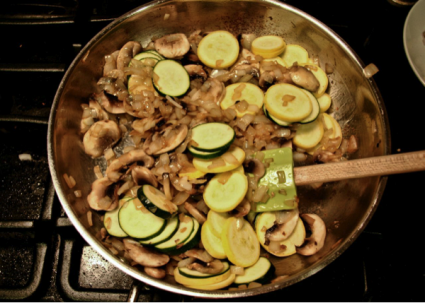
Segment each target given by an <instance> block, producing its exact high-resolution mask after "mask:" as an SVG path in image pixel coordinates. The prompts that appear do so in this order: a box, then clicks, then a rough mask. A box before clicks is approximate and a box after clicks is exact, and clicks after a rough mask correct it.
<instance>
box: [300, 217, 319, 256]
mask: <svg viewBox="0 0 425 303" xmlns="http://www.w3.org/2000/svg"><path fill="white" fill-rule="evenodd" d="M301 217H302V218H303V219H304V221H305V222H306V223H307V224H308V225H309V227H310V230H311V235H310V237H308V238H306V239H305V242H304V244H303V245H302V246H301V247H299V248H297V253H299V254H300V255H303V256H311V255H314V254H315V253H316V252H318V251H319V250H321V249H322V247H323V245H324V244H325V238H326V225H325V222H323V220H322V219H321V218H320V217H319V216H318V215H315V214H303V215H301Z"/></svg>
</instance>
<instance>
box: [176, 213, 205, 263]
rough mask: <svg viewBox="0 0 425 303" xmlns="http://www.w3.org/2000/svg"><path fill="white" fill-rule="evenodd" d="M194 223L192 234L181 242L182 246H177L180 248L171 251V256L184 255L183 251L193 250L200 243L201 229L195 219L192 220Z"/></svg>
mask: <svg viewBox="0 0 425 303" xmlns="http://www.w3.org/2000/svg"><path fill="white" fill-rule="evenodd" d="M193 220H194V221H195V222H194V223H195V226H194V227H193V231H192V234H191V235H190V236H189V238H188V239H187V240H186V241H184V242H183V245H181V246H180V245H178V246H180V247H178V248H177V247H176V248H175V249H173V250H172V251H171V252H170V254H171V255H180V254H182V253H184V252H185V251H187V250H189V249H192V248H194V247H195V246H196V245H198V243H199V241H201V228H200V225H199V223H198V221H196V220H195V219H193Z"/></svg>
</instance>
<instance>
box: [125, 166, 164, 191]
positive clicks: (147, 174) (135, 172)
mask: <svg viewBox="0 0 425 303" xmlns="http://www.w3.org/2000/svg"><path fill="white" fill-rule="evenodd" d="M131 177H132V178H133V181H134V182H135V183H136V184H137V185H142V184H150V185H152V186H153V187H158V181H157V180H156V177H155V175H154V174H153V173H152V171H151V170H150V169H149V168H146V167H144V166H135V167H134V168H133V169H132V170H131Z"/></svg>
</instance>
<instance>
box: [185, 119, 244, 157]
mask: <svg viewBox="0 0 425 303" xmlns="http://www.w3.org/2000/svg"><path fill="white" fill-rule="evenodd" d="M207 124H223V125H225V126H226V127H229V128H230V129H232V130H233V137H232V138H231V139H230V141H228V142H226V143H225V144H223V145H222V146H219V147H216V148H205V147H200V146H194V145H192V147H193V148H194V149H196V150H199V151H202V152H218V151H221V150H223V149H225V150H228V149H229V148H230V145H232V143H233V141H234V140H235V138H236V132H235V131H234V129H233V128H231V127H230V126H229V125H228V124H226V123H223V122H209V123H204V124H200V125H197V126H195V127H194V128H192V134H193V131H194V130H195V132H196V128H197V127H205V125H207ZM198 144H199V142H198Z"/></svg>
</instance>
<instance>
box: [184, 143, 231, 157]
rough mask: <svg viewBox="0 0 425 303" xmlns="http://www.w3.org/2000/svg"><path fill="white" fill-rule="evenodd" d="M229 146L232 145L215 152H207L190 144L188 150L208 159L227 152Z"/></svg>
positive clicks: (195, 155) (192, 153) (196, 155)
mask: <svg viewBox="0 0 425 303" xmlns="http://www.w3.org/2000/svg"><path fill="white" fill-rule="evenodd" d="M229 147H230V145H229V146H226V147H224V148H222V149H219V150H218V151H215V152H205V151H201V150H197V149H196V148H194V147H193V146H190V147H188V148H187V151H188V152H189V153H190V154H191V155H192V156H194V157H196V158H200V159H204V160H208V159H213V158H217V157H220V156H221V155H222V154H224V153H225V152H227V151H228V150H229Z"/></svg>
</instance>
